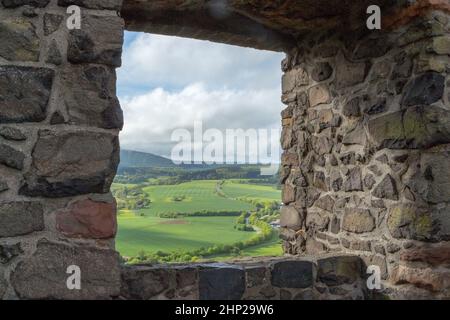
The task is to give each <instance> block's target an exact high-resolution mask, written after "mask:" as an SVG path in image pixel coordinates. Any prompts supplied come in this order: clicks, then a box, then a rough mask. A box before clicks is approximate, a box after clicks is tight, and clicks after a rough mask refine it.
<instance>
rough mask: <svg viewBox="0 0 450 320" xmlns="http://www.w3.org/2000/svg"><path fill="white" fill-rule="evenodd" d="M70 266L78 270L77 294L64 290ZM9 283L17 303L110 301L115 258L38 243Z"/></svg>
mask: <svg viewBox="0 0 450 320" xmlns="http://www.w3.org/2000/svg"><path fill="white" fill-rule="evenodd" d="M71 265H76V266H78V267H79V268H80V269H81V270H82V286H81V290H67V284H66V282H67V277H68V275H67V273H66V272H67V267H68V266H71ZM43 279H45V281H43ZM11 283H12V285H13V287H14V289H15V291H16V293H17V295H18V296H19V298H21V299H33V300H35V299H80V300H84V299H89V300H90V299H111V298H113V297H117V296H118V295H119V292H120V270H119V255H118V254H117V252H115V251H113V250H106V249H96V248H92V247H87V246H75V245H67V244H60V243H54V242H49V241H47V240H41V241H39V243H38V244H37V249H36V251H35V252H34V254H33V255H32V256H31V257H29V258H27V259H25V260H23V261H22V262H20V263H19V264H18V265H17V267H16V269H15V270H14V272H13V273H12V274H11Z"/></svg>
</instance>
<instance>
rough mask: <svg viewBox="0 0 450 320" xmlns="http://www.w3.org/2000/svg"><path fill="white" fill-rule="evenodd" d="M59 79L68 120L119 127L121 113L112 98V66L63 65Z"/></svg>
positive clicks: (121, 125)
mask: <svg viewBox="0 0 450 320" xmlns="http://www.w3.org/2000/svg"><path fill="white" fill-rule="evenodd" d="M62 81H63V83H64V88H63V97H64V101H65V103H66V106H67V112H68V114H69V122H70V123H72V124H78V125H88V126H93V127H100V128H104V129H122V127H123V113H122V109H121V108H120V104H119V100H118V99H117V97H116V83H115V73H114V69H113V68H109V67H103V66H90V65H87V66H84V65H83V66H75V67H71V68H67V69H66V70H65V71H64V73H63V78H62Z"/></svg>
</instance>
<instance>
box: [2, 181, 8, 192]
mask: <svg viewBox="0 0 450 320" xmlns="http://www.w3.org/2000/svg"><path fill="white" fill-rule="evenodd" d="M6 190H9V186H8V183H7V182H6V181H3V180H0V192H3V191H6Z"/></svg>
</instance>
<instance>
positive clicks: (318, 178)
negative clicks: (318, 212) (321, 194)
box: [313, 171, 328, 191]
mask: <svg viewBox="0 0 450 320" xmlns="http://www.w3.org/2000/svg"><path fill="white" fill-rule="evenodd" d="M313 185H314V186H315V187H316V188H319V189H321V190H323V191H327V189H328V187H327V183H326V182H325V173H323V172H322V171H316V172H314V180H313Z"/></svg>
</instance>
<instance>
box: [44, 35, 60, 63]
mask: <svg viewBox="0 0 450 320" xmlns="http://www.w3.org/2000/svg"><path fill="white" fill-rule="evenodd" d="M45 62H47V63H51V64H54V65H56V66H59V65H60V64H61V63H62V62H63V61H62V55H61V52H60V51H59V49H58V44H57V43H56V40H52V42H51V43H50V46H49V48H48V51H47V59H46V60H45Z"/></svg>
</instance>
